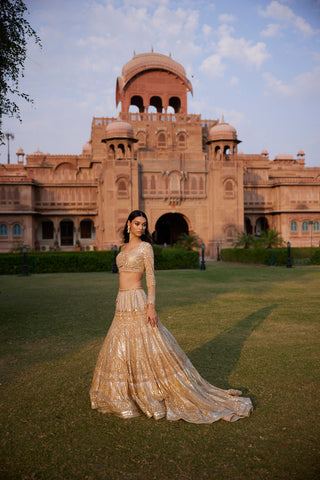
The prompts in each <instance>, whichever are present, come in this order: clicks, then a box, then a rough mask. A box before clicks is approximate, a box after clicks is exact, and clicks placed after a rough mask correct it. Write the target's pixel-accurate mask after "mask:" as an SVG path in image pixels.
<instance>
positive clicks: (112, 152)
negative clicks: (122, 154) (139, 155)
mask: <svg viewBox="0 0 320 480" xmlns="http://www.w3.org/2000/svg"><path fill="white" fill-rule="evenodd" d="M108 157H109V160H112V159H114V157H115V149H114V145H110V146H109V150H108Z"/></svg>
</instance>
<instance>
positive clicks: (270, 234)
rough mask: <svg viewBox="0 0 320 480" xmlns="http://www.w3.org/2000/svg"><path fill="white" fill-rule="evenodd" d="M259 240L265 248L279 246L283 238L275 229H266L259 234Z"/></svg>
mask: <svg viewBox="0 0 320 480" xmlns="http://www.w3.org/2000/svg"><path fill="white" fill-rule="evenodd" d="M261 242H262V244H263V245H264V246H265V247H266V248H272V247H280V246H281V245H282V244H283V243H284V240H283V238H282V237H281V235H280V233H279V232H277V231H276V230H267V231H266V232H262V234H261Z"/></svg>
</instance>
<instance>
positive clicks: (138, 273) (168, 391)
mask: <svg viewBox="0 0 320 480" xmlns="http://www.w3.org/2000/svg"><path fill="white" fill-rule="evenodd" d="M123 236H124V246H123V248H122V249H121V252H120V253H119V255H118V257H117V265H118V268H119V293H118V296H117V301H116V311H115V316H114V319H113V322H112V325H111V327H110V329H109V332H108V335H107V337H106V339H105V341H104V344H103V346H102V348H101V351H100V354H99V357H98V361H97V365H96V368H95V372H94V377H93V381H92V387H91V390H90V397H91V405H92V408H96V409H98V410H99V411H101V412H103V413H106V412H109V413H114V414H116V415H118V416H120V417H123V418H131V417H135V416H137V415H140V414H141V413H144V414H145V415H147V416H148V417H154V418H155V419H159V418H162V417H166V418H167V419H168V420H179V419H183V420H186V421H187V422H192V423H212V422H215V421H216V420H219V419H224V420H227V421H230V422H233V421H235V420H238V419H239V418H243V417H248V416H249V415H250V412H251V410H252V403H251V400H250V399H249V398H243V397H239V395H241V392H240V391H238V390H222V389H220V388H217V387H214V386H212V385H210V384H209V383H208V382H207V381H206V380H204V379H203V378H202V377H201V376H200V375H199V373H198V372H197V370H196V369H195V368H194V366H193V365H192V363H191V362H190V360H189V359H188V357H187V356H186V355H185V353H184V352H183V351H182V350H181V348H180V347H179V345H178V344H177V342H176V340H175V339H174V337H173V336H172V335H171V333H170V332H169V331H168V330H167V329H166V328H165V327H164V326H163V325H162V323H161V322H160V321H159V319H158V316H157V313H156V310H155V279H154V261H153V249H152V246H151V237H150V233H149V231H148V220H147V217H146V215H145V213H144V212H142V211H141V210H134V211H133V212H131V213H130V215H129V217H128V220H127V222H126V225H125V228H124V231H123ZM144 271H145V272H146V283H147V290H148V297H147V296H146V294H145V292H144V290H143V289H142V277H143V273H144Z"/></svg>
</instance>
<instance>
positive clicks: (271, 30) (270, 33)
mask: <svg viewBox="0 0 320 480" xmlns="http://www.w3.org/2000/svg"><path fill="white" fill-rule="evenodd" d="M280 28H281V27H280V25H279V24H278V23H269V25H268V26H267V28H266V29H265V30H263V31H262V32H261V35H262V36H263V37H275V36H276V35H277V34H278V33H279V31H280Z"/></svg>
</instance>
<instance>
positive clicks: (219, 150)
mask: <svg viewBox="0 0 320 480" xmlns="http://www.w3.org/2000/svg"><path fill="white" fill-rule="evenodd" d="M214 156H215V158H216V160H220V159H221V149H220V147H219V146H216V148H215V149H214Z"/></svg>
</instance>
